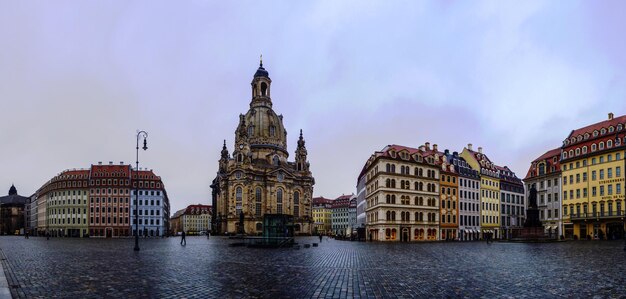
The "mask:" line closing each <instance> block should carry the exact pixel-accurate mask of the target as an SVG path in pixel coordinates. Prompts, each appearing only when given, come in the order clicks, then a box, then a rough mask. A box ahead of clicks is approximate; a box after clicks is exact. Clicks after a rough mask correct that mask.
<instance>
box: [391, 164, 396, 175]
mask: <svg viewBox="0 0 626 299" xmlns="http://www.w3.org/2000/svg"><path fill="white" fill-rule="evenodd" d="M391 172H393V173H396V165H395V164H391Z"/></svg>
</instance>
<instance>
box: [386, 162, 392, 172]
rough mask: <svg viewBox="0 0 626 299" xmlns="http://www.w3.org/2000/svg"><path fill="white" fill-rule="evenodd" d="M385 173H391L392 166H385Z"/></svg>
mask: <svg viewBox="0 0 626 299" xmlns="http://www.w3.org/2000/svg"><path fill="white" fill-rule="evenodd" d="M385 171H387V172H391V165H389V163H387V164H386V165H385Z"/></svg>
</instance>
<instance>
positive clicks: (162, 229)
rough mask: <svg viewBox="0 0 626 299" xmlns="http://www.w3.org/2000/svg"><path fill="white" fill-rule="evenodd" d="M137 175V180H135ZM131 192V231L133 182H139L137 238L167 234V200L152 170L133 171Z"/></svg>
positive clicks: (134, 202) (160, 182)
mask: <svg viewBox="0 0 626 299" xmlns="http://www.w3.org/2000/svg"><path fill="white" fill-rule="evenodd" d="M137 174H138V175H139V178H137ZM132 175H133V179H134V180H133V190H132V191H131V205H130V208H131V211H132V212H131V215H132V220H131V222H132V223H133V226H132V230H133V232H134V231H135V213H136V212H135V204H136V203H137V201H136V200H135V194H136V190H135V182H139V207H138V208H139V209H138V210H139V236H144V237H163V236H166V235H167V232H168V230H167V229H168V227H169V224H168V221H169V215H168V211H169V199H168V197H167V192H166V191H165V186H164V185H163V182H162V181H161V177H159V176H157V175H155V174H154V172H153V171H152V170H145V169H144V170H141V169H140V170H139V171H137V172H135V171H133V174H132Z"/></svg>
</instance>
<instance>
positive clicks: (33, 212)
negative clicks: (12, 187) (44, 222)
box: [29, 193, 39, 236]
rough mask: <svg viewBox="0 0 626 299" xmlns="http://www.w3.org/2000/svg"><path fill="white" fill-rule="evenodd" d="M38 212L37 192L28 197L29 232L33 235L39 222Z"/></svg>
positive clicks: (35, 233)
mask: <svg viewBox="0 0 626 299" xmlns="http://www.w3.org/2000/svg"><path fill="white" fill-rule="evenodd" d="M38 217H39V212H38V211H37V193H35V194H33V195H32V196H31V197H30V232H29V233H30V234H31V235H33V236H36V235H37V231H38V227H37V225H38V223H39V219H38Z"/></svg>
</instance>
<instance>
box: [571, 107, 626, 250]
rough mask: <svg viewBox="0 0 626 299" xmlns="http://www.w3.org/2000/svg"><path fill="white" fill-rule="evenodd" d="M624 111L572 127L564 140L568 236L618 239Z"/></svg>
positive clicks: (620, 231) (621, 210) (621, 230)
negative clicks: (601, 119)
mask: <svg viewBox="0 0 626 299" xmlns="http://www.w3.org/2000/svg"><path fill="white" fill-rule="evenodd" d="M625 126H626V115H624V116H620V117H617V118H615V117H614V116H613V113H609V117H608V119H607V120H604V121H601V122H598V123H595V124H592V125H589V126H586V127H583V128H580V129H576V130H573V131H572V132H571V133H570V134H569V135H568V136H567V138H566V139H565V140H564V141H563V146H562V148H561V149H562V153H561V161H560V163H561V166H562V176H563V181H562V182H563V184H562V188H563V196H562V198H563V202H562V205H563V227H564V229H563V231H564V235H565V237H566V238H574V239H578V238H589V239H591V238H598V239H607V238H609V239H615V238H622V236H623V233H624V223H623V221H622V218H623V217H624V189H623V188H624V173H623V171H624V167H625V166H624V156H625V153H624V149H625V148H626V146H625V145H624V143H625V142H626V140H625V137H624V136H625V135H626V131H625V129H624V127H625Z"/></svg>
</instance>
